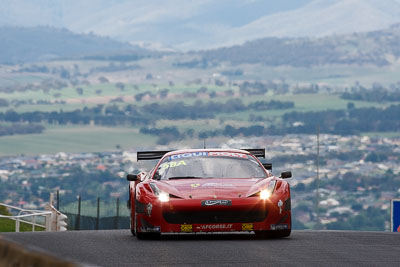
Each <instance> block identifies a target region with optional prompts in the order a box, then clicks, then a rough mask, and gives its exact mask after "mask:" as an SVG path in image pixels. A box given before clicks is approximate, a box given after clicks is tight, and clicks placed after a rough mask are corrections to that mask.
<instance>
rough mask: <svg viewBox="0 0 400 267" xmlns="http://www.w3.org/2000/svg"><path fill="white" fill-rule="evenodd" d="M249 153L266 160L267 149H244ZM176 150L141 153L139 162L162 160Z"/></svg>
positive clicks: (138, 155)
mask: <svg viewBox="0 0 400 267" xmlns="http://www.w3.org/2000/svg"><path fill="white" fill-rule="evenodd" d="M242 150H245V151H247V152H250V153H251V154H253V155H254V156H256V157H258V158H265V149H263V148H249V149H242ZM171 151H174V150H164V151H140V152H137V161H139V160H154V159H161V158H162V157H163V156H164V155H165V154H167V153H168V152H171Z"/></svg>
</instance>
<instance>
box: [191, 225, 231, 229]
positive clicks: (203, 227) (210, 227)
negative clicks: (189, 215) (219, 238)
mask: <svg viewBox="0 0 400 267" xmlns="http://www.w3.org/2000/svg"><path fill="white" fill-rule="evenodd" d="M232 226H233V225H232V224H202V225H198V226H196V230H225V229H232Z"/></svg>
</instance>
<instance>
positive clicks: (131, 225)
mask: <svg viewBox="0 0 400 267" xmlns="http://www.w3.org/2000/svg"><path fill="white" fill-rule="evenodd" d="M129 225H130V228H131V233H132V235H134V236H135V235H136V233H135V225H133V220H132V211H131V216H130V217H129Z"/></svg>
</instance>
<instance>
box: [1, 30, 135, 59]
mask: <svg viewBox="0 0 400 267" xmlns="http://www.w3.org/2000/svg"><path fill="white" fill-rule="evenodd" d="M0 40H1V42H0V63H3V64H4V63H7V64H13V63H22V62H34V61H46V60H52V59H57V58H72V57H80V56H89V55H97V54H107V53H117V52H118V53H120V52H124V51H137V52H140V51H141V50H142V49H138V48H135V47H133V46H132V45H130V44H127V43H121V42H118V41H115V40H111V39H110V38H105V37H98V36H95V35H93V34H76V33H72V32H70V31H68V30H66V29H56V28H50V27H34V28H23V27H1V28H0Z"/></svg>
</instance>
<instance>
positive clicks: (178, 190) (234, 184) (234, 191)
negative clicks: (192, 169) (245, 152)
mask: <svg viewBox="0 0 400 267" xmlns="http://www.w3.org/2000/svg"><path fill="white" fill-rule="evenodd" d="M271 180H272V177H269V178H246V179H237V178H235V179H229V178H223V179H216V178H212V179H177V180H166V181H156V182H155V183H156V185H157V186H158V188H159V189H160V190H162V191H164V192H167V193H169V194H172V195H174V196H176V197H179V198H185V199H204V198H219V199H220V198H237V197H248V196H251V195H253V194H255V193H258V192H259V191H261V190H262V189H264V188H265V187H266V186H267V185H268V184H269V182H270V181H271Z"/></svg>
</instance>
